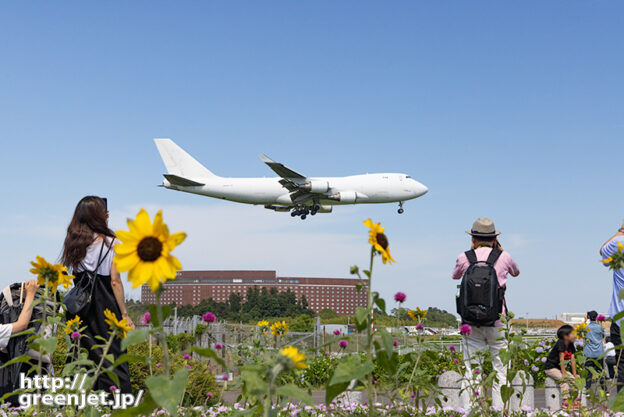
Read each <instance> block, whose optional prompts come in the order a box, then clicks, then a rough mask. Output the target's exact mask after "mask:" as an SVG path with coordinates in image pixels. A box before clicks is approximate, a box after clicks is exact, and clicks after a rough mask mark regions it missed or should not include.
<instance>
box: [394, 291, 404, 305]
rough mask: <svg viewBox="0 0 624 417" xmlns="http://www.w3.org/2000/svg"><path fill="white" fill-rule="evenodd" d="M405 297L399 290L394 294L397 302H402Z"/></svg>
mask: <svg viewBox="0 0 624 417" xmlns="http://www.w3.org/2000/svg"><path fill="white" fill-rule="evenodd" d="M406 298H407V295H405V293H404V292H401V291H399V292H397V293H396V294H394V301H396V302H397V303H404V302H405V299H406Z"/></svg>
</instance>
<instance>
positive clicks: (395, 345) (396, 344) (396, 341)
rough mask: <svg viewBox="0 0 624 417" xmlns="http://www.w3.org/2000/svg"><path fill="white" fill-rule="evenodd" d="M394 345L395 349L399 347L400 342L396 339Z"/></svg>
mask: <svg viewBox="0 0 624 417" xmlns="http://www.w3.org/2000/svg"><path fill="white" fill-rule="evenodd" d="M392 345H393V346H394V347H397V346H399V341H398V340H396V339H394V341H393V342H392Z"/></svg>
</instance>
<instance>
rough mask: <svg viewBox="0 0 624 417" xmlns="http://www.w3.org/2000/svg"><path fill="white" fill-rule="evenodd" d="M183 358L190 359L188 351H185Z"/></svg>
mask: <svg viewBox="0 0 624 417" xmlns="http://www.w3.org/2000/svg"><path fill="white" fill-rule="evenodd" d="M183 358H184V359H191V355H189V354H188V353H185V354H184V356H183Z"/></svg>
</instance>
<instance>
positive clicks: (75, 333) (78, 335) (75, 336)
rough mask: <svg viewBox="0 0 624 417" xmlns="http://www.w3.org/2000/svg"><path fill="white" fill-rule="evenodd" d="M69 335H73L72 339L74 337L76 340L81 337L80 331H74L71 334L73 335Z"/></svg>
mask: <svg viewBox="0 0 624 417" xmlns="http://www.w3.org/2000/svg"><path fill="white" fill-rule="evenodd" d="M69 337H71V338H72V339H74V340H76V339H80V333H78V332H73V333H72V334H71V336H69Z"/></svg>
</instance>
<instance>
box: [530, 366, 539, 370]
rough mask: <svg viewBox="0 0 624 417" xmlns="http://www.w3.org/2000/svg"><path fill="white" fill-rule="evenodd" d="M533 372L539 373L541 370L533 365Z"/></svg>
mask: <svg viewBox="0 0 624 417" xmlns="http://www.w3.org/2000/svg"><path fill="white" fill-rule="evenodd" d="M531 371H533V372H538V371H539V368H538V367H537V366H535V365H533V366H531Z"/></svg>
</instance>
